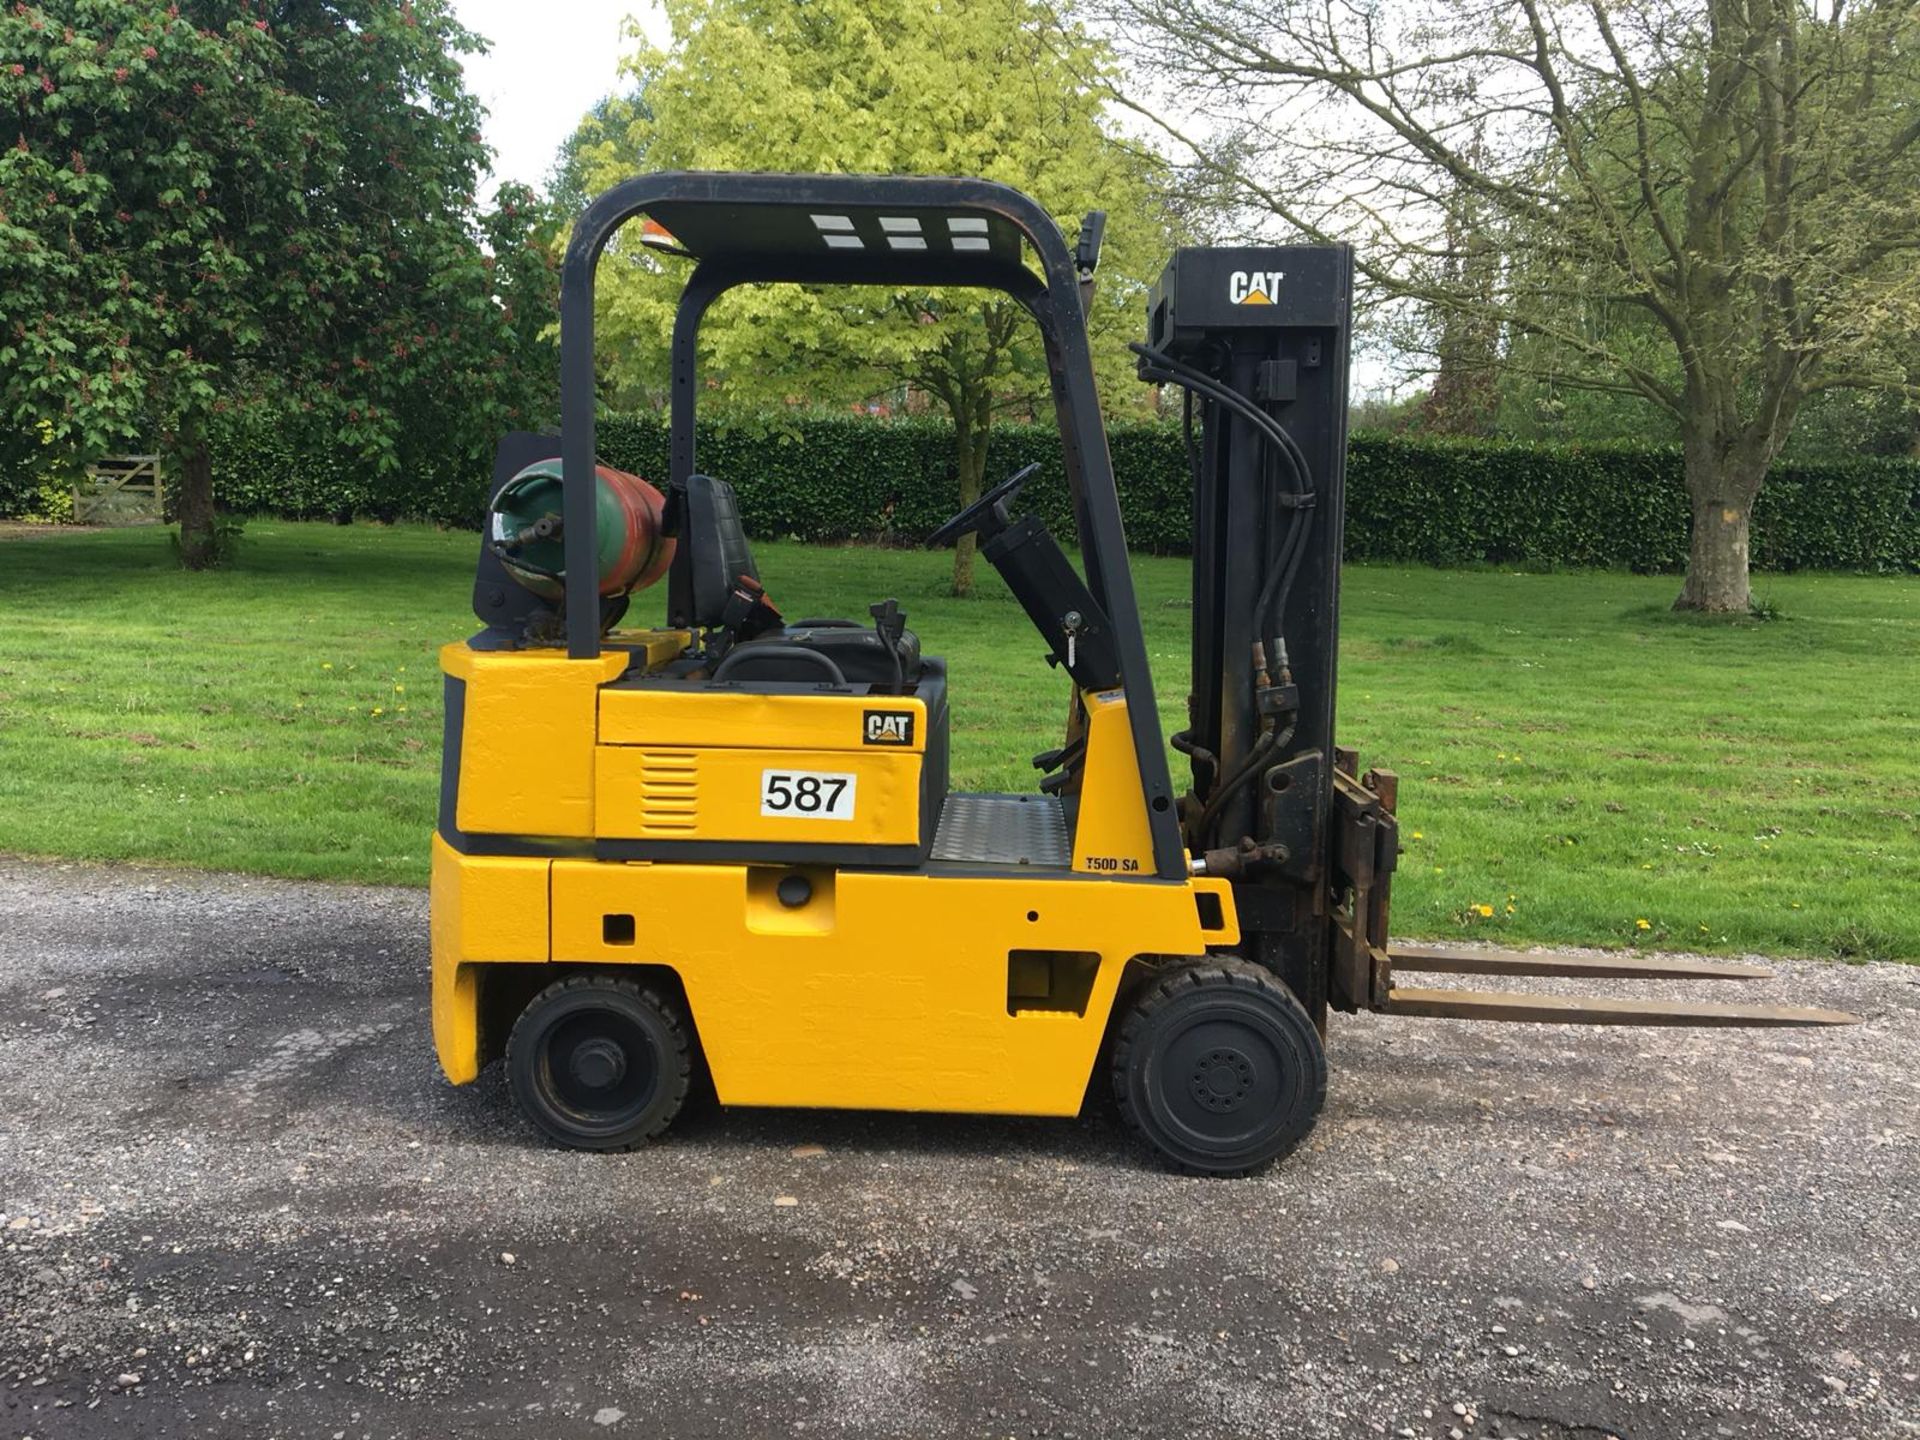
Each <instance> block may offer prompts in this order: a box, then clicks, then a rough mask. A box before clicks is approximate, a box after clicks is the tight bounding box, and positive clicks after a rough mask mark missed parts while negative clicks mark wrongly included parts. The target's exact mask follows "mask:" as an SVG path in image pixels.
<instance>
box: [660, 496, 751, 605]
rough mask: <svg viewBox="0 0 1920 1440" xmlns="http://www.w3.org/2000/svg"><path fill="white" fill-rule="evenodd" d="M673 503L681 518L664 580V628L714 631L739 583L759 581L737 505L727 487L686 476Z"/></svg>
mask: <svg viewBox="0 0 1920 1440" xmlns="http://www.w3.org/2000/svg"><path fill="white" fill-rule="evenodd" d="M673 499H674V501H675V502H677V503H678V507H679V510H680V513H679V515H678V517H677V519H678V520H679V524H678V526H677V527H676V529H675V531H674V535H675V542H676V546H677V548H676V549H675V551H674V555H673V568H672V570H671V571H670V572H669V574H668V578H667V623H668V624H670V625H675V626H705V625H718V624H719V623H720V616H721V612H722V611H723V610H725V609H726V606H727V597H728V596H729V595H731V594H732V593H733V590H734V587H735V586H736V585H738V584H739V583H740V579H741V577H742V576H745V577H746V578H747V579H749V580H753V581H756V582H757V581H758V580H759V579H760V572H759V570H758V569H757V568H755V566H754V563H753V547H752V546H751V545H749V544H748V543H747V532H746V529H745V527H744V526H742V525H741V523H740V505H739V502H738V501H737V500H736V499H735V498H734V494H733V487H732V486H731V485H729V484H727V482H726V481H724V480H716V479H714V478H713V477H712V476H711V475H689V476H688V477H687V483H686V487H685V489H684V490H682V491H681V492H680V493H679V494H677V495H675V496H674V497H673Z"/></svg>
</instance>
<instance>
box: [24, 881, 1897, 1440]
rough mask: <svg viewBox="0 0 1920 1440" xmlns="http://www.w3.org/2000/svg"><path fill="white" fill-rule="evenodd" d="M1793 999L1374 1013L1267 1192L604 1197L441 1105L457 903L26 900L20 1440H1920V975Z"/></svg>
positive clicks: (558, 1158)
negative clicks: (1770, 1023)
mask: <svg viewBox="0 0 1920 1440" xmlns="http://www.w3.org/2000/svg"><path fill="white" fill-rule="evenodd" d="M1778 968H1779V970H1780V972H1781V978H1780V979H1779V980H1778V981H1776V982H1775V983H1773V984H1768V985H1762V986H1756V987H1748V993H1749V995H1750V997H1751V998H1754V999H1777V1000H1781V1001H1786V1000H1795V1001H1801V1002H1804V1003H1810V1004H1820V1005H1829V1006H1835V1007H1838V1008H1842V1009H1849V1010H1853V1011H1855V1012H1857V1013H1859V1014H1862V1015H1864V1016H1866V1017H1867V1020H1868V1023H1867V1024H1865V1025H1862V1026H1859V1027H1855V1028H1852V1029H1847V1030H1829V1031H1759V1032H1752V1033H1748V1034H1740V1033H1724V1032H1723V1033H1715V1032H1711V1031H1706V1032H1686V1031H1639V1032H1635V1031H1630V1030H1629V1031H1616V1032H1606V1031H1576V1030H1571V1029H1565V1028H1558V1027H1555V1028H1526V1029H1522V1028H1519V1027H1499V1026H1478V1027H1475V1026H1470V1025H1467V1024H1463V1023H1459V1022H1449V1021H1423V1020H1398V1021H1388V1020H1382V1019H1378V1018H1375V1017H1359V1018H1355V1017H1341V1018H1337V1019H1336V1028H1335V1030H1334V1034H1333V1040H1332V1055H1333V1065H1334V1079H1333V1085H1332V1093H1331V1095H1330V1097H1329V1100H1328V1106H1327V1111H1326V1114H1325V1117H1324V1118H1323V1120H1322V1121H1321V1124H1320V1128H1319V1129H1318V1131H1317V1132H1316V1133H1315V1136H1314V1138H1313V1140H1312V1142H1311V1143H1310V1146H1309V1147H1308V1148H1306V1149H1303V1150H1302V1151H1301V1152H1300V1153H1299V1154H1298V1155H1296V1156H1295V1157H1293V1158H1292V1159H1291V1160H1289V1161H1288V1162H1286V1163H1284V1164H1282V1165H1281V1166H1280V1167H1278V1168H1277V1169H1275V1170H1273V1171H1272V1172H1270V1173H1269V1174H1267V1175H1266V1176H1264V1177H1262V1178H1260V1179H1256V1180H1250V1181H1230V1182H1207V1181H1197V1180H1185V1179H1177V1178H1173V1177H1170V1176H1167V1175H1163V1174H1161V1173H1159V1172H1157V1171H1155V1170H1153V1169H1151V1168H1148V1167H1147V1166H1146V1165H1145V1164H1143V1163H1142V1162H1141V1161H1140V1160H1139V1159H1138V1158H1137V1157H1136V1156H1135V1155H1134V1153H1133V1152H1132V1151H1131V1150H1130V1149H1129V1148H1128V1146H1127V1144H1126V1143H1125V1140H1124V1137H1123V1136H1122V1134H1121V1133H1120V1131H1119V1129H1118V1125H1117V1122H1116V1121H1115V1120H1114V1119H1113V1117H1112V1116H1111V1114H1108V1113H1104V1112H1103V1113H1097V1114H1094V1115H1091V1116H1089V1117H1088V1118H1085V1119H1083V1120H1081V1121H1078V1122H1060V1121H1000V1120H986V1119H966V1118H937V1117H902V1116H871V1115H831V1114H812V1113H771V1112H760V1113H751V1112H749V1113H733V1114H720V1115H710V1116H707V1117H704V1118H700V1119H697V1120H695V1121H693V1122H691V1123H688V1124H685V1125H684V1126H683V1127H681V1128H679V1129H678V1130H676V1132H675V1134H674V1135H673V1136H671V1137H670V1138H669V1140H668V1142H667V1143H665V1144H662V1145H660V1146H658V1147H656V1148H654V1149H652V1150H649V1151H646V1152H643V1153H640V1154H636V1155H629V1156H617V1157H589V1156H580V1155H574V1154H569V1153H565V1152H561V1151H556V1150H552V1149H547V1148H543V1147H542V1146H540V1145H539V1144H537V1143H535V1142H534V1141H533V1140H532V1139H531V1138H530V1136H529V1133H528V1131H527V1130H526V1128H524V1127H523V1125H522V1124H521V1123H520V1121H519V1120H518V1118H517V1117H516V1116H515V1115H514V1114H513V1113H512V1112H511V1110H510V1108H509V1106H508V1102H507V1097H506V1095H505V1093H504V1090H503V1087H502V1085H501V1083H500V1081H499V1078H498V1076H497V1074H489V1075H488V1076H486V1077H484V1078H483V1079H482V1081H481V1083H479V1084H478V1085H475V1086H470V1087H468V1088H466V1089H463V1090H455V1089H452V1088H450V1087H449V1086H447V1085H446V1084H445V1083H443V1082H442V1081H441V1079H440V1077H439V1074H438V1072H437V1071H436V1070H435V1068H434V1065H433V1059H432V1054H431V1049H430V1045H429V1042H428V1037H427V1034H426V1012H425V1001H426V995H425V975H426V898H425V896H424V895H423V894H420V893H418V892H413V891H397V890H375V889H352V888H344V887H330V886H318V885H296V884H286V883H280V882H274V881H262V880H248V879H237V878H230V877H224V876H201V875H178V874H171V873H161V872H153V871H141V870H131V869H100V868H91V867H86V866H68V865H61V866H53V865H29V864H24V863H18V862H3V861H0V1212H4V1218H0V1243H3V1244H4V1249H3V1250H0V1435H9V1436H10V1435H30V1436H41V1437H64V1436H107V1435H114V1436H147V1435H152V1436H161V1435H168V1436H248V1437H254V1436H308V1435H313V1436H326V1437H334V1440H349V1437H359V1436H368V1437H383V1436H416V1435H429V1434H431V1435H434V1436H437V1437H438V1436H445V1437H455V1436H470V1435H486V1436H494V1435H515V1436H568V1435H582V1436H594V1435H610V1436H615V1437H617V1436H620V1435H626V1434H633V1435H641V1434H645V1435H672V1436H727V1437H737V1436H769V1435H787V1434H804V1435H819V1436H846V1435H862V1436H865V1435H898V1436H915V1437H933V1436H982V1437H984V1436H999V1435H1019V1436H1025V1435H1050V1436H1068V1435H1078V1436H1087V1437H1096V1436H1118V1435H1150V1436H1173V1435H1181V1436H1212V1435H1221V1436H1229V1435H1230V1436H1267V1435H1272V1436H1366V1435H1376V1434H1377V1435H1388V1436H1423V1437H1430V1436H1448V1435H1452V1436H1456V1437H1457V1436H1464V1435H1475V1436H1491V1435H1502V1436H1516V1437H1517V1436H1534V1437H1552V1440H1561V1437H1581V1440H1588V1437H1591V1440H1598V1437H1601V1436H1605V1435H1615V1436H1620V1437H1634V1440H1641V1437H1658V1436H1767V1437H1783V1436H1820V1437H1851V1436H1883V1435H1920V1373H1917V1372H1920V1308H1916V1307H1920V1261H1916V1259H1915V1258H1914V1255H1913V1251H1912V1242H1913V1239H1914V1236H1915V1233H1916V1230H1915V1222H1916V1220H1920V1198H1917V1197H1920V1144H1916V1138H1917V1136H1920V1104H1917V1102H1920V1081H1917V1080H1916V1073H1915V1072H1916V1063H1915V1062H1916V1060H1920V968H1912V969H1908V968H1902V967H1898V966H1885V965H1882V966H1861V967H1843V966H1830V965H1818V964H1783V965H1780V966H1779V967H1778ZM1584 983H1585V984H1586V985H1587V986H1588V987H1589V988H1590V987H1591V986H1592V985H1593V984H1594V983H1596V982H1584ZM1548 988H1551V987H1548ZM1572 988H1578V986H1574V987H1572ZM1645 988H1646V989H1647V991H1649V992H1651V993H1664V994H1667V995H1670V996H1673V997H1676V998H1677V997H1679V996H1681V995H1684V994H1686V993H1687V988H1686V987H1681V986H1676V985H1667V986H1648V987H1645ZM1692 988H1693V990H1694V992H1695V993H1697V992H1698V989H1699V987H1698V986H1695V987H1692Z"/></svg>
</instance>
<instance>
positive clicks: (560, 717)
mask: <svg viewBox="0 0 1920 1440" xmlns="http://www.w3.org/2000/svg"><path fill="white" fill-rule="evenodd" d="M627 664H628V656H627V655H626V654H625V653H624V652H621V651H606V652H603V653H602V654H600V655H599V656H597V657H595V658H594V659H591V660H569V659H568V658H567V657H566V655H565V653H564V652H561V651H555V650H501V651H482V650H471V649H469V648H468V647H467V646H466V645H464V644H453V645H448V646H445V647H443V648H442V649H441V651H440V668H441V669H443V670H445V671H446V672H447V674H449V675H452V676H454V677H455V678H457V679H461V680H464V681H466V685H467V696H466V722H465V724H464V726H463V727H462V729H461V739H460V793H459V802H458V806H457V808H456V811H455V822H456V823H457V824H458V825H459V827H460V828H461V829H462V830H464V831H466V832H467V833H468V834H470V835H487V834H493V835H541V836H548V837H554V838H560V837H567V838H582V839H584V838H586V837H589V836H591V835H592V834H593V748H594V747H593V738H594V725H595V718H596V709H597V705H598V697H599V694H600V687H601V686H602V685H603V684H605V683H606V682H607V681H609V680H613V679H615V678H617V677H618V676H619V675H620V674H621V673H622V672H623V671H624V670H625V669H626V668H627Z"/></svg>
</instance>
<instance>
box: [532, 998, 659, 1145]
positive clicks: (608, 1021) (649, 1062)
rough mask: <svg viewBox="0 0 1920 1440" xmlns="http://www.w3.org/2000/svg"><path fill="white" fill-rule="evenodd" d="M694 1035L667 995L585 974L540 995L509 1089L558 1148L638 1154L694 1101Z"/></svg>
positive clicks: (535, 1004)
mask: <svg viewBox="0 0 1920 1440" xmlns="http://www.w3.org/2000/svg"><path fill="white" fill-rule="evenodd" d="M690 1028H691V1027H690V1026H689V1025H688V1023H687V1020H686V1017H685V1015H684V1014H683V1013H682V1012H681V1010H680V1008H679V1007H678V1006H677V1005H676V1004H675V1003H674V1002H673V1001H672V1000H671V999H669V998H668V997H666V996H664V995H662V994H661V993H660V992H659V991H657V990H654V989H651V988H646V987H643V986H640V985H636V984H634V983H633V982H632V981H631V980H621V979H616V978H615V977H613V976H611V975H575V976H573V977H571V978H569V979H566V980H561V981H559V982H557V983H555V984H552V985H549V986H548V987H547V988H546V989H544V990H542V991H541V992H540V993H539V994H538V995H536V996H534V997H533V1000H532V1001H531V1002H530V1003H529V1004H528V1006H527V1008H526V1009H525V1010H523V1011H522V1012H521V1013H520V1018H519V1019H518V1020H517V1021H515V1022H514V1026H513V1033H512V1034H511V1035H509V1036H508V1037H507V1083H508V1084H509V1085H510V1086H511V1087H512V1089H513V1097H514V1099H515V1100H516V1101H518V1102H519V1105H520V1108H521V1110H522V1111H523V1112H525V1114H526V1116H527V1118H528V1119H529V1120H531V1121H533V1123H534V1124H535V1125H536V1126H538V1127H539V1129H540V1130H541V1131H542V1132H543V1133H544V1134H545V1135H546V1136H547V1137H548V1138H549V1139H551V1140H555V1141H557V1142H559V1143H560V1144H562V1145H568V1146H572V1147H573V1148H575V1149H580V1150H630V1149H632V1148H633V1147H634V1146H636V1145H639V1144H642V1143H644V1142H645V1141H648V1140H651V1139H653V1138H654V1137H655V1136H657V1135H659V1134H660V1133H661V1132H662V1131H664V1130H665V1129H666V1128H667V1126H668V1125H670V1124H672V1123H673V1117H674V1116H675V1115H676V1114H678V1113H679V1110H680V1106H681V1104H682V1103H683V1102H684V1101H685V1100H686V1098H687V1085H688V1082H689V1080H690V1078H691V1076H692V1073H693V1054H692V1052H693V1047H692V1042H691V1039H690Z"/></svg>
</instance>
